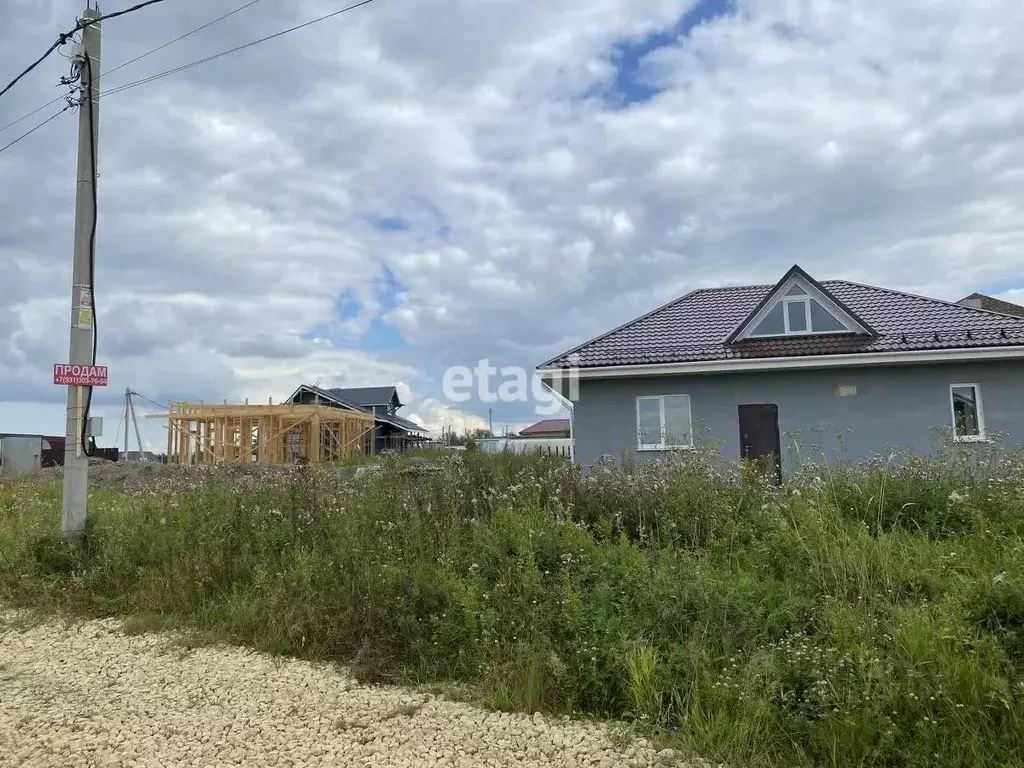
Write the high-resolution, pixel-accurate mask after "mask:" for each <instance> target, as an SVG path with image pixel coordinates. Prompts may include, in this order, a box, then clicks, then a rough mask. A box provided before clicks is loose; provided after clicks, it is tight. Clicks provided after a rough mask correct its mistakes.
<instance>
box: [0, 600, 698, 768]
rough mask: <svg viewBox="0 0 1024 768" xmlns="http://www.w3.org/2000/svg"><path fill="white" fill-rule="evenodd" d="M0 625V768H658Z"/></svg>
mask: <svg viewBox="0 0 1024 768" xmlns="http://www.w3.org/2000/svg"><path fill="white" fill-rule="evenodd" d="M16 618H17V617H16V616H15V615H14V614H10V613H8V614H0V766H60V767H61V768H77V767H81V768H85V767H86V766H147V767H148V766H204V768H205V767H206V766H234V765H242V766H282V767H283V766H293V767H294V768H299V767H300V766H396V767H397V766H407V767H411V766H453V767H454V766H458V767H459V768H463V767H465V768H483V767H484V766H495V768H497V767H498V766H501V767H502V768H504V766H511V765H518V766H560V767H561V766H565V767H566V768H572V767H573V766H597V767H598V768H612V766H615V767H618V766H662V765H679V764H680V763H679V761H678V760H677V758H676V756H675V754H674V753H672V752H670V751H667V750H664V751H661V752H657V751H655V748H653V747H652V746H651V745H650V744H648V743H647V742H645V741H643V740H641V741H637V742H634V743H633V744H632V745H630V746H621V745H619V746H616V745H614V744H613V742H612V740H610V738H609V735H608V733H607V729H606V728H604V727H602V726H599V725H594V724H589V723H580V722H573V721H568V720H562V719H558V720H555V719H547V718H544V717H541V716H540V715H536V716H533V717H529V716H525V715H509V714H498V713H490V712H486V711H483V710H480V709H476V708H474V707H470V706H467V705H464V704H459V703H455V702H451V701H446V700H443V699H437V698H432V697H429V696H427V695H425V694H420V693H417V692H415V691H408V690H402V689H397V688H374V687H365V686H361V685H359V684H358V683H356V682H355V681H354V680H353V679H351V678H350V677H348V676H346V675H345V674H343V673H339V672H338V671H336V670H334V669H332V668H330V667H327V666H324V665H316V664H310V663H306V662H301V661H294V660H281V659H275V658H272V657H269V656H265V655H262V654H257V653H254V652H251V651H247V650H243V649H235V648H200V649H196V650H191V651H185V650H183V649H182V648H181V647H180V646H179V645H176V644H174V643H173V642H172V641H171V638H169V637H168V636H166V635H157V634H151V635H142V636H134V637H129V636H126V635H124V634H123V633H121V631H120V624H119V623H118V622H114V621H103V622H88V623H84V624H76V625H72V626H70V627H65V626H63V625H61V624H58V623H47V624H42V625H36V626H29V627H28V628H25V627H24V626H19V625H18V623H17V621H16Z"/></svg>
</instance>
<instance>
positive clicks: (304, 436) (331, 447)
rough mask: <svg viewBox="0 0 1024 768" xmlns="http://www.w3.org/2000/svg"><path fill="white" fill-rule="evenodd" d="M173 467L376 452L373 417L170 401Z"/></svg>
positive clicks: (322, 409)
mask: <svg viewBox="0 0 1024 768" xmlns="http://www.w3.org/2000/svg"><path fill="white" fill-rule="evenodd" d="M148 418H154V419H164V420H166V422H167V461H168V463H171V464H220V463H235V464H251V463H261V464H295V463H307V462H308V463H319V462H332V461H340V460H342V459H344V458H346V457H348V456H352V455H365V454H371V455H372V454H373V453H374V440H373V435H374V417H373V415H372V414H369V413H362V412H358V411H348V410H342V409H339V408H330V407H326V406H322V405H292V404H289V405H274V404H273V403H268V404H267V405H250V404H245V405H226V404H225V405H207V404H204V403H182V402H176V403H170V404H169V407H168V412H167V413H165V414H154V415H153V416H149V417H148Z"/></svg>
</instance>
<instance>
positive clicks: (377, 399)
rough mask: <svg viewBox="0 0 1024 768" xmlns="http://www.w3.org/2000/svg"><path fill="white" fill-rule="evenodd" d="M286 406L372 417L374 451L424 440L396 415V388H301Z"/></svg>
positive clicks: (419, 429) (398, 404)
mask: <svg viewBox="0 0 1024 768" xmlns="http://www.w3.org/2000/svg"><path fill="white" fill-rule="evenodd" d="M285 402H288V403H297V404H298V403H302V404H308V403H322V404H324V405H327V406H330V407H332V408H346V409H348V410H352V411H362V412H364V413H372V414H374V418H375V420H376V430H375V434H376V437H375V450H376V452H378V453H379V452H380V451H383V450H387V449H396V450H403V449H405V448H408V447H410V446H412V445H415V444H417V443H419V442H422V441H423V440H424V439H425V436H426V434H427V430H426V429H424V428H423V427H421V426H420V425H419V424H416V423H415V422H412V421H409V420H408V419H405V418H402V417H401V416H399V415H398V414H397V411H398V409H399V408H401V407H402V402H401V399H400V398H399V396H398V389H397V388H396V387H354V388H333V389H322V388H320V387H318V386H316V385H310V384H303V385H302V386H300V387H299V388H298V389H297V390H295V392H293V393H292V394H291V396H290V397H289V398H288V399H287V400H286V401H285Z"/></svg>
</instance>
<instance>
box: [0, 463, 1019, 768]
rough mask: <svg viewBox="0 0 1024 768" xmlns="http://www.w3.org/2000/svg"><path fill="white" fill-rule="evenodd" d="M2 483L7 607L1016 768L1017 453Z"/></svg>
mask: <svg viewBox="0 0 1024 768" xmlns="http://www.w3.org/2000/svg"><path fill="white" fill-rule="evenodd" d="M438 461H440V462H441V466H442V469H441V470H440V471H436V472H425V471H421V472H411V471H409V467H407V466H403V464H402V462H401V461H400V460H398V459H389V460H387V461H386V462H385V470H384V471H383V472H382V473H380V474H371V475H368V476H366V477H363V478H359V479H358V480H351V479H344V478H343V477H342V476H341V473H339V472H337V471H333V470H317V469H311V468H305V469H299V470H296V471H295V472H292V473H285V474H281V473H275V474H267V475H266V476H263V475H262V474H260V473H258V472H257V473H252V474H246V475H244V476H238V475H237V474H236V475H233V476H230V477H228V476H226V475H225V476H223V477H222V478H220V479H218V475H217V474H216V473H211V472H203V473H197V474H196V476H195V477H194V478H193V479H191V480H189V481H188V482H185V481H183V480H182V475H180V474H179V475H176V476H175V480H174V482H175V484H176V485H177V486H178V488H166V489H164V488H154V489H151V490H149V491H147V492H139V493H137V494H134V495H130V496H129V495H116V494H113V493H102V492H98V491H97V492H94V493H93V495H92V507H91V510H92V516H91V518H90V520H91V527H90V531H89V535H88V537H87V540H86V542H85V543H84V544H81V545H76V546H68V545H64V544H62V543H60V541H59V537H58V536H57V534H56V531H57V526H58V524H59V517H60V515H59V489H43V488H37V487H30V486H8V487H6V488H2V489H0V600H6V601H7V602H8V604H12V605H24V606H34V607H38V608H42V609H44V610H49V611H55V610H58V611H64V612H73V613H76V614H86V615H97V614H100V615H126V616H131V617H133V623H134V624H135V625H137V626H140V627H148V628H154V627H170V626H175V627H180V626H187V627H193V628H196V629H198V630H201V631H202V632H203V633H204V636H206V637H209V638H213V639H226V640H230V641H233V642H239V643H246V644H250V645H253V646H255V647H258V648H261V649H264V650H268V651H272V652H275V653H284V654H295V655H299V656H305V657H310V658H321V659H336V660H339V661H342V662H345V663H351V664H352V665H353V667H354V669H355V670H356V672H357V673H358V674H359V675H361V676H362V677H363V678H365V679H368V680H381V681H396V682H408V681H411V682H414V683H423V684H427V683H430V684H438V683H445V684H455V685H457V686H458V688H459V690H461V691H465V692H467V693H468V694H469V695H472V696H475V697H478V698H479V699H481V700H483V701H485V702H487V703H488V704H490V705H491V706H494V707H500V708H508V709H516V710H526V711H532V710H538V709H540V710H546V711H552V712H576V713H586V714H593V715H598V716H603V717H614V718H625V719H628V720H632V721H635V722H637V723H640V724H643V725H644V726H645V727H650V728H653V729H659V730H662V731H663V733H664V734H665V736H666V737H667V738H668V739H670V740H672V741H675V742H677V743H678V744H679V745H680V746H683V747H684V748H689V749H692V750H693V752H694V753H697V754H700V755H703V756H705V757H708V758H717V759H723V760H727V761H729V762H730V763H732V764H735V765H752V766H780V767H781V766H787V767H788V766H803V765H816V766H817V765H824V766H844V767H845V766H854V765H870V766H893V767H895V766H901V767H902V766H929V767H931V766H1021V765H1024V462H1021V461H1020V460H1019V459H1006V460H1002V461H1000V462H998V463H996V462H995V461H993V462H992V463H991V464H990V465H988V466H985V467H980V466H979V465H977V464H976V463H974V464H972V463H969V462H967V461H966V460H964V459H961V458H957V457H942V458H940V459H937V460H935V461H921V460H915V459H909V458H908V459H904V460H902V461H900V462H891V463H876V464H870V465H864V466H858V467H832V468H829V469H827V470H826V469H825V468H823V467H819V468H815V467H807V468H806V469H805V470H804V471H803V473H802V474H801V476H800V477H798V478H795V479H794V480H792V481H791V482H789V483H788V484H787V485H786V486H785V487H783V488H775V487H772V486H770V485H768V484H765V483H762V482H759V481H758V480H757V479H756V477H755V476H752V475H750V474H747V475H744V478H745V479H744V481H743V482H742V483H740V482H737V481H736V480H735V478H734V476H733V474H732V473H731V472H730V471H729V467H727V466H725V465H722V464H720V463H718V462H717V461H716V460H714V459H712V458H711V457H708V456H705V455H701V454H694V455H690V456H686V457H680V458H678V459H674V460H672V461H670V462H666V463H663V464H657V465H652V466H650V467H647V468H642V469H641V468H637V469H635V470H634V471H633V472H632V473H630V474H625V473H620V472H614V471H604V470H597V471H594V472H592V473H589V474H584V473H581V472H579V471H577V470H576V469H574V468H572V467H570V466H568V465H566V464H564V463H561V462H558V461H557V460H552V459H542V458H537V457H523V456H507V455H499V456H490V455H485V454H480V453H478V452H476V453H467V454H464V455H461V456H445V457H443V458H439V459H438Z"/></svg>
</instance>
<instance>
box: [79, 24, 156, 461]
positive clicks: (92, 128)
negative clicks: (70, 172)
mask: <svg viewBox="0 0 1024 768" xmlns="http://www.w3.org/2000/svg"><path fill="white" fill-rule="evenodd" d="M138 7H142V6H138ZM125 13H127V11H125ZM82 58H83V61H84V64H85V74H86V77H87V78H88V80H89V88H88V92H87V93H84V94H83V95H84V97H85V100H86V103H87V104H88V105H89V160H90V163H89V183H90V184H91V186H92V226H91V227H90V229H89V293H90V294H91V295H92V364H93V366H95V365H96V347H97V346H98V342H99V323H98V322H97V319H96V290H95V287H96V223H97V221H98V220H99V215H100V211H99V204H98V203H97V202H96V197H97V192H98V191H99V190H98V185H97V183H96V107H95V105H94V103H93V102H94V101H95V96H96V95H97V94H96V90H97V89H96V87H95V84H94V81H93V79H92V57H91V56H89V55H88V52H86V55H85V56H83V57H82ZM91 409H92V387H86V393H85V410H84V412H83V413H82V453H84V454H85V455H86V456H88V457H91V456H94V455H95V454H96V450H95V443H93V444H92V445H90V444H89V443H88V442H87V440H86V433H87V432H88V425H89V412H90V410H91Z"/></svg>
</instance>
